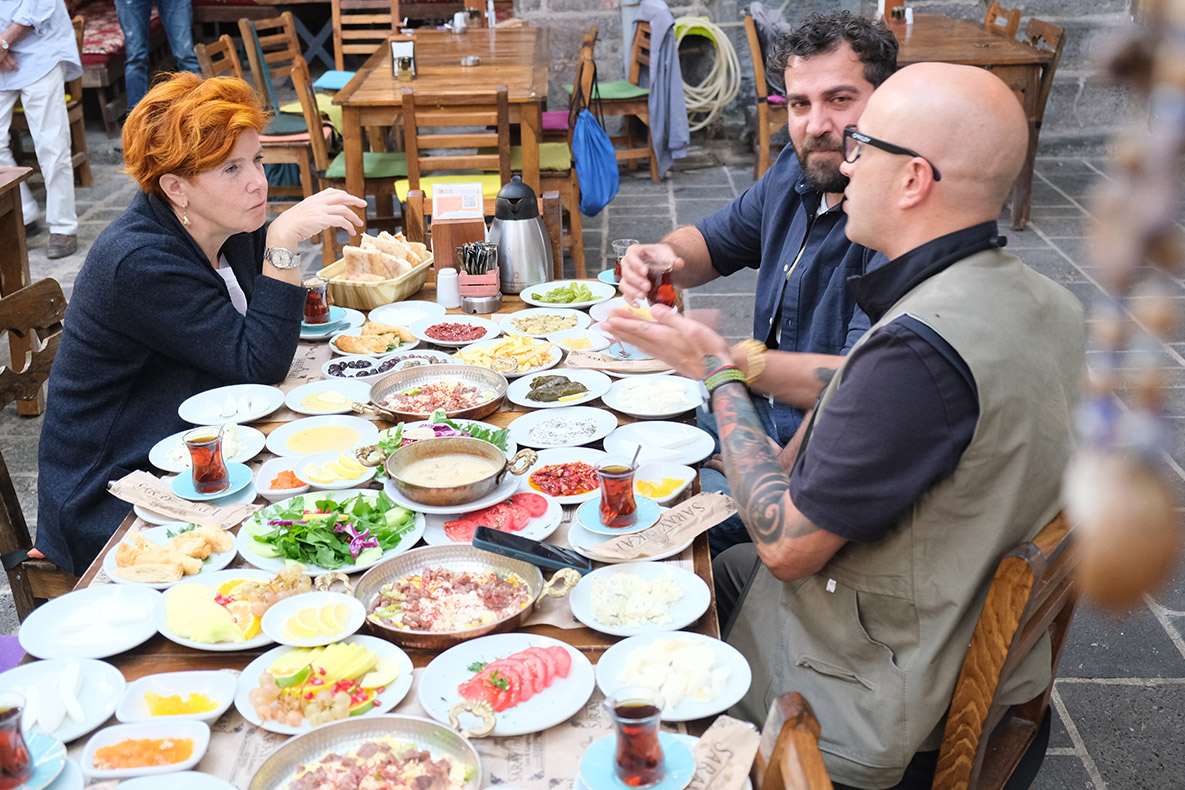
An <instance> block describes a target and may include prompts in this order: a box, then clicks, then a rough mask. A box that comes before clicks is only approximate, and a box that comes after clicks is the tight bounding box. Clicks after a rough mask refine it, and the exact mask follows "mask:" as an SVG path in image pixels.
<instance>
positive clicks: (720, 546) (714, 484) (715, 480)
mask: <svg viewBox="0 0 1185 790" xmlns="http://www.w3.org/2000/svg"><path fill="white" fill-rule="evenodd" d="M753 409H754V410H755V411H756V412H757V416H758V417H759V418H760V419H761V424H762V426H763V427H764V428H765V432H766V433H767V434H768V435H770V436H773V437H776V436H777V433H776V431H775V429H774V422H773V415H772V414H771V410H770V405H769V399H767V398H762V397H755V398H753ZM695 424H696V425H698V426H699V427H700V428H703V429H704V430H705V431H707V432H708V433H710V434H712V438H713V439H715V440H716V452H720V436H719V434H717V433H716V417H715V415H713V414H712V413H711V412H709V411H708V410H707V409H705V408H704V407H702V406H701V407H700V408H699V409H698V410H697V411H696V413H695ZM699 485H700V490H701V491H720V492H722V493H725V494H731V493H732V490H731V488H730V487H729V484H728V479H727V478H726V477H725V476H724V475H722V474H720V473H719V472H717V471H716V470H715V469H701V470H700V472H699ZM751 540H752V538H750V537H749V531H748V530H746V529H745V524H744V522H743V521H741V517H740V515H739V514H734V515H731V516H729V517H728V518H726V519H725V520H724V521H721V522H720V523H719V524H717V525H716V526H714V527H712V528H711V529H709V530H708V546H709V547H710V548H711V551H712V556H713V557H716V556H717V555H718V554H720V552H722V551H724V550H725V549H728V548H730V547H732V546H735V545H737V544H738V543H748V542H750V541H751Z"/></svg>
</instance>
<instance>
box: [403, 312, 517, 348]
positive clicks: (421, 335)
mask: <svg viewBox="0 0 1185 790" xmlns="http://www.w3.org/2000/svg"><path fill="white" fill-rule="evenodd" d="M436 324H466V325H468V326H476V327H478V328H479V329H484V330H485V334H484V335H482V336H481V337H479V338H478V339H477V340H440V339H438V338H435V337H432V336H431V335H429V334H427V330H428V328H429V327H432V326H435V325H436ZM408 329H410V330H411V333H412V334H413V335H415V336H416V337H417V338H418V339H420V340H422V341H423V342H425V343H429V344H431V345H433V346H440V347H442V348H461V347H463V346H467V345H469V344H470V343H480V342H481V341H483V340H493V339H494V338H496V337H497V336H498V335H500V334H502V328H501V327H500V326H498V325H497V324H496V323H494V322H493V321H491V320H490V319H488V318H482V317H481V316H476V315H445V316H438V317H433V318H423V319H420V320H419V321H416V322H415V323H414V324H412V325H411V326H409V327H408Z"/></svg>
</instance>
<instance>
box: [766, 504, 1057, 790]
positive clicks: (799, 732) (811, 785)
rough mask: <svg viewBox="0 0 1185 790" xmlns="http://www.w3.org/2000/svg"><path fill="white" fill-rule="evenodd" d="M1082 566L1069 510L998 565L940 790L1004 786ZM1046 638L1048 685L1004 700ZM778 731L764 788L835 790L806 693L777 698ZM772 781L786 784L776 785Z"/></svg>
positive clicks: (771, 724)
mask: <svg viewBox="0 0 1185 790" xmlns="http://www.w3.org/2000/svg"><path fill="white" fill-rule="evenodd" d="M1075 564H1076V560H1075V552H1074V546H1073V530H1072V529H1071V527H1070V524H1069V522H1068V521H1067V520H1066V517H1065V514H1062V513H1059V514H1058V515H1057V516H1055V517H1054V518H1053V520H1051V521H1050V522H1049V523H1048V524H1046V525H1045V526H1044V527H1042V529H1041V531H1040V532H1039V533H1037V536H1036V537H1035V538H1033V540H1031V541H1026V542H1024V543H1021V544H1019V545H1018V546H1016V548H1014V549H1013V550H1012V551H1010V552H1008V554H1006V555H1005V556H1004V558H1003V559H1002V560H1000V564H999V565H998V566H997V567H996V574H995V576H994V577H993V579H992V584H991V587H989V588H988V595H987V600H986V601H985V602H984V605H983V611H982V612H981V613H980V615H979V620H978V622H977V623H976V625H975V631H974V632H973V633H972V636H971V645H970V647H968V649H967V656H966V658H964V660H963V667H962V669H961V670H960V671H959V677H958V680H957V681H956V683H955V693H954V697H953V699H952V700H951V706H950V714H949V716H948V717H947V721H946V729H945V731H944V732H943V736H942V747H941V749H940V751H939V753H938V766H937V769H936V770H935V773H934V783H933V785H932V787H933V790H1001V788H1003V787H1004V786H1005V785H1006V784H1007V782H1008V779H1009V778H1010V777H1011V776H1012V773H1013V771H1015V770H1016V768H1017V766H1018V765H1019V764H1020V762H1021V759H1022V758H1024V757H1025V755H1026V753H1027V752H1028V750H1029V748H1030V747H1031V746H1032V745H1033V742H1034V740H1035V739H1036V737H1037V734H1038V730H1039V729H1040V728H1041V725H1042V722H1043V721H1044V719H1045V716H1046V714H1047V712H1048V709H1049V695H1050V694H1051V693H1052V691H1053V680H1054V678H1055V677H1056V675H1057V665H1058V661H1059V660H1060V658H1061V652H1062V647H1063V646H1064V645H1065V641H1066V633H1067V631H1068V630H1069V628H1070V620H1071V619H1072V618H1073V616H1074V607H1075V605H1076V604H1077V592H1076V590H1075V589H1074V584H1073V578H1072V576H1073V570H1074V566H1075ZM1046 634H1048V635H1049V638H1050V646H1051V652H1052V666H1051V677H1050V681H1049V685H1048V686H1046V687H1045V690H1044V692H1043V693H1041V694H1040V695H1038V696H1037V697H1035V698H1034V699H1032V700H1030V701H1028V702H1026V703H1023V704H1020V705H1011V706H1006V705H1003V704H1001V702H1000V690H1001V688H1002V687H1003V686H1004V685H1005V684H1006V683H1007V681H1008V679H1009V678H1011V677H1012V675H1013V673H1014V672H1015V671H1016V668H1017V667H1018V666H1019V665H1020V664H1021V662H1022V661H1023V660H1024V659H1025V657H1027V656H1028V655H1029V654H1030V653H1031V652H1032V650H1033V647H1034V646H1035V645H1036V644H1037V642H1038V641H1039V640H1040V639H1042V638H1043V637H1044V636H1045V635H1046ZM775 729H776V730H777V731H778V732H779V735H778V737H777V740H776V742H775V743H769V739H768V738H765V739H763V741H762V745H761V748H760V749H759V751H758V758H757V762H756V763H755V775H756V777H757V783H756V785H755V786H756V787H757V790H772V789H773V788H779V787H783V786H785V787H790V788H795V790H829V788H830V787H831V782H830V780H826V783H824V781H823V780H824V779H826V776H825V774H824V775H823V776H822V777H820V775H819V773H818V771H817V770H816V769H817V767H818V765H816V762H815V758H816V757H817V756H818V748H817V741H818V737H819V726H818V722H816V721H814V717H813V715H812V714H811V712H810V707H809V706H808V705H806V704H805V701H804V700H802V698H801V697H800V696H799V695H797V694H787V695H783V696H782V697H780V698H778V700H777V701H776V702H775V704H774V706H773V709H771V711H770V714H769V719H767V721H766V732H767V733H768V732H773V731H775ZM788 730H789V731H788ZM783 739H787V741H786V744H785V746H784V747H783V749H782V751H780V752H779V751H778V750H777V746H779V745H782V743H783ZM818 764H819V765H821V759H820V760H819V761H818ZM798 774H801V775H802V776H805V777H807V779H808V780H809V781H807V782H806V783H799V784H794V783H792V782H790V779H789V778H788V777H790V778H792V777H793V776H795V775H798ZM771 777H776V778H777V779H778V780H779V781H781V782H783V783H782V784H777V783H774V784H770V783H768V781H767V780H771Z"/></svg>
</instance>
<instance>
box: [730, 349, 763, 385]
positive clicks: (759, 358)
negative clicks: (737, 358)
mask: <svg viewBox="0 0 1185 790" xmlns="http://www.w3.org/2000/svg"><path fill="white" fill-rule="evenodd" d="M732 350H733V352H734V353H735V352H740V353H741V354H744V355H745V383H746V384H752V383H753V382H754V381H756V380H757V377H758V376H760V375H761V374H762V373H764V372H765V352H766V351H769V349H768V348H766V347H765V343H762V342H761V341H760V340H754V339H753V338H749V339H748V340H742V341H741V342H739V343H737V344H736V345H735V346H733V347H732Z"/></svg>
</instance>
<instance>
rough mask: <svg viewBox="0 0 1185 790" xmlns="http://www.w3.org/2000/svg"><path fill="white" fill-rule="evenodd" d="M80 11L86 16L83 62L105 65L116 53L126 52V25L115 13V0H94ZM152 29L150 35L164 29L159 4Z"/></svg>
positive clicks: (153, 10) (152, 21) (150, 23)
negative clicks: (124, 42) (124, 25)
mask: <svg viewBox="0 0 1185 790" xmlns="http://www.w3.org/2000/svg"><path fill="white" fill-rule="evenodd" d="M76 13H78V14H82V15H83V16H84V17H86V28H85V29H84V30H83V33H82V65H83V66H101V65H104V64H106V63H107V61H109V60H110V59H111V57H112V56H113V55H122V54H123V53H124V45H123V28H121V27H120V26H119V17H118V16H116V14H115V3H113V2H111V0H93V2H90V3H87V4H86V5H83V6H80V7H79V8H78V10H77V12H76ZM148 29H149V34H150V35H151V34H153V33H158V32H160V31H163V30H164V23H163V22H161V21H160V14H159V13H158V12H157V10H156V8H155V7H153V9H152V19H151V21H150V22H149V24H148Z"/></svg>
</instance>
